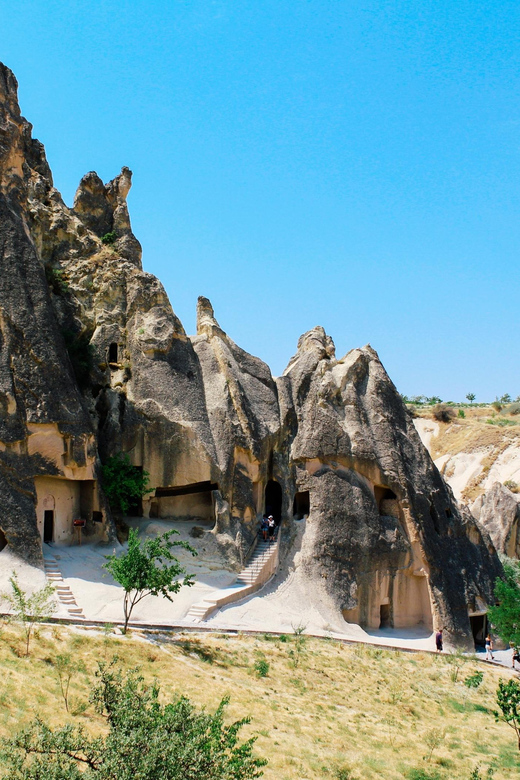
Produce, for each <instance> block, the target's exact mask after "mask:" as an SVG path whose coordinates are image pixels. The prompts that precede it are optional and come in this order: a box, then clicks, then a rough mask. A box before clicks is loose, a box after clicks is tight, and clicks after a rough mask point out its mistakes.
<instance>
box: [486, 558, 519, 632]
mask: <svg viewBox="0 0 520 780" xmlns="http://www.w3.org/2000/svg"><path fill="white" fill-rule="evenodd" d="M495 599H496V601H497V604H496V606H490V607H489V611H488V614H489V619H490V621H491V623H492V624H493V625H494V626H495V629H496V631H497V633H498V635H499V637H500V638H501V639H503V640H504V642H506V643H507V644H510V643H511V644H513V645H514V646H515V647H519V646H520V562H519V561H505V562H504V577H503V579H500V578H499V579H497V581H496V583H495Z"/></svg>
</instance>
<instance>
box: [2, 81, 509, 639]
mask: <svg viewBox="0 0 520 780" xmlns="http://www.w3.org/2000/svg"><path fill="white" fill-rule="evenodd" d="M130 185H131V172H130V171H129V170H128V169H127V168H123V170H122V172H121V174H120V175H119V176H117V177H116V178H115V179H113V181H111V182H110V183H109V184H106V185H105V184H103V182H102V181H101V180H100V179H99V177H98V176H97V174H95V173H94V172H90V173H88V174H87V175H86V176H85V177H83V179H82V180H81V182H80V185H79V188H78V191H77V193H76V197H75V200H74V206H73V208H72V209H70V208H68V207H67V206H66V205H65V204H64V203H63V201H62V199H61V196H60V195H59V193H58V192H57V190H56V189H55V188H54V186H53V182H52V177H51V174H50V170H49V168H48V165H47V163H46V160H45V154H44V150H43V147H42V145H41V144H40V143H39V142H38V141H35V140H33V139H32V138H31V127H30V125H29V124H28V123H27V122H26V120H24V119H23V118H22V117H21V116H20V112H19V109H18V104H17V101H16V81H15V79H14V76H13V75H12V74H11V73H10V71H8V69H6V68H4V67H2V69H1V70H0V218H1V224H0V256H1V262H2V264H3V265H2V271H3V273H2V275H1V278H0V318H1V319H0V329H1V342H0V391H1V395H0V412H1V420H0V426H1V427H0V480H1V483H0V484H1V485H2V487H1V488H0V491H1V492H0V498H2V499H3V501H2V508H1V509H0V527H1V529H2V531H3V534H4V535H5V537H6V539H7V542H8V543H9V544H10V545H11V546H12V548H13V550H15V551H18V552H19V553H20V554H24V555H26V556H29V557H31V556H32V557H33V558H37V557H38V556H39V554H40V552H39V551H40V539H41V538H42V537H43V539H44V540H45V538H46V535H47V537H48V536H49V534H50V533H51V530H52V534H53V536H52V539H53V541H55V542H63V543H70V542H71V541H73V538H74V536H73V533H74V532H73V530H72V526H71V523H72V517H73V513H78V514H79V515H80V516H82V517H85V519H86V520H87V527H86V529H85V531H86V532H90V533H92V534H93V535H94V534H96V535H97V536H98V537H99V538H108V536H109V535H110V534H111V533H112V532H113V531H112V524H111V519H110V515H109V512H108V510H107V507H106V505H105V503H104V500H103V494H102V491H101V490H100V489H99V483H98V480H97V476H98V473H99V463H100V460H103V459H105V458H106V457H107V456H109V455H111V454H115V453H117V452H120V451H123V452H125V453H128V455H129V457H130V459H131V462H132V463H133V465H134V466H135V467H136V468H144V469H146V471H147V472H148V473H149V475H150V485H151V488H152V489H153V492H152V493H151V494H150V495H149V496H148V497H147V498H146V499H145V500H144V501H143V505H142V506H136V507H135V508H134V511H135V512H136V513H137V514H140V513H144V515H145V516H151V517H163V518H167V517H175V518H185V519H186V520H188V521H190V523H191V525H190V527H192V526H193V524H194V522H195V524H196V525H197V526H198V527H204V528H206V527H207V524H208V523H212V524H213V534H214V536H215V539H216V541H217V543H218V544H219V545H220V548H221V549H222V550H223V551H225V553H226V554H227V556H228V559H229V562H230V565H231V566H237V567H238V566H240V564H241V562H243V560H244V558H245V557H247V554H248V551H249V550H250V548H251V545H252V544H253V543H254V541H255V538H256V533H257V527H258V520H259V518H260V517H261V516H262V513H263V512H264V511H268V512H271V513H272V514H273V515H274V516H275V517H276V519H277V520H278V521H279V523H280V524H281V533H282V540H283V545H282V546H285V548H288V547H289V546H290V542H291V539H292V538H293V537H294V535H295V533H296V526H295V523H296V522H298V518H303V517H306V518H307V519H306V523H305V532H304V533H303V534H300V536H301V538H302V541H301V560H302V561H303V569H304V572H305V576H306V577H307V578H308V582H309V584H310V586H311V587H310V588H309V589H308V591H309V592H312V590H313V588H312V585H313V583H314V584H315V591H316V594H317V598H320V594H325V595H326V598H327V600H328V603H330V604H332V605H334V608H335V609H336V610H337V611H338V613H341V614H343V616H344V617H345V619H347V620H349V621H355V622H360V623H361V624H362V625H365V626H368V627H372V628H377V627H379V626H380V625H394V626H410V625H416V624H418V623H424V624H425V625H427V626H432V625H433V624H434V623H435V624H438V625H443V626H445V627H446V629H447V634H448V639H449V637H450V636H451V638H452V640H453V641H454V642H458V643H460V644H466V645H469V644H470V643H471V622H470V614H472V613H481V612H482V611H483V610H485V605H486V603H487V602H489V601H490V600H491V598H492V588H493V583H494V579H495V578H496V576H498V575H499V573H500V570H501V569H500V563H499V561H498V558H497V556H496V553H495V550H494V548H493V546H492V544H491V542H490V540H489V538H488V537H487V535H486V533H485V532H481V531H480V530H479V528H478V526H477V524H476V523H475V521H474V519H473V518H472V517H471V515H469V513H465V514H461V513H460V511H459V509H458V507H457V505H456V502H455V501H454V499H453V495H452V493H451V491H450V489H449V488H448V487H447V486H446V484H445V482H444V481H443V479H442V477H441V476H440V474H439V472H438V470H437V469H436V467H435V466H434V464H433V463H432V461H431V459H430V457H429V455H428V453H427V451H426V450H425V448H424V447H423V446H422V444H421V442H420V439H419V437H418V435H417V433H416V431H415V429H414V427H413V423H412V420H411V418H410V416H409V414H408V412H407V410H406V408H405V406H404V405H403V403H402V402H401V399H400V397H399V395H398V394H397V392H396V390H395V387H394V386H393V384H392V382H391V381H390V379H389V378H388V376H387V374H386V372H385V370H384V368H383V366H382V365H381V362H380V361H379V359H378V356H377V354H376V352H375V351H374V350H373V349H372V348H371V347H369V346H367V347H364V348H363V349H355V350H352V351H351V352H349V353H348V354H347V355H346V356H345V357H344V358H342V359H341V360H336V358H335V351H334V344H333V342H332V339H331V338H330V337H329V336H327V335H326V334H325V332H324V331H323V329H322V328H314V329H313V330H311V331H309V332H308V333H306V334H304V335H303V336H302V337H301V339H300V341H299V343H298V350H297V353H296V355H295V356H294V357H293V358H292V360H291V361H290V363H289V365H288V367H287V370H286V371H285V373H284V375H283V376H282V377H279V378H277V379H276V380H275V379H274V378H273V377H272V375H271V372H270V370H269V368H268V366H267V365H265V363H263V362H262V361H261V360H259V359H258V358H255V357H253V356H252V355H249V354H248V353H246V352H245V351H244V350H242V349H240V348H239V347H238V346H237V345H236V344H235V343H234V342H233V341H232V340H231V339H230V338H229V336H228V335H227V334H226V333H224V331H223V330H222V329H221V328H220V326H219V324H218V322H217V320H216V319H215V315H214V312H213V309H212V307H211V304H210V302H209V301H208V300H207V299H206V298H200V299H199V303H198V312H197V315H198V316H197V334H196V335H195V336H193V337H188V336H187V335H186V333H185V331H184V329H183V327H182V324H181V323H180V321H179V320H178V318H177V317H176V316H175V314H174V312H173V310H172V307H171V305H170V302H169V300H168V297H167V295H166V293H165V291H164V289H163V287H162V285H161V284H160V282H159V281H158V280H157V279H156V278H155V277H153V276H151V275H150V274H147V273H145V272H143V270H142V267H141V248H140V245H139V242H138V241H137V239H136V238H135V236H134V235H133V233H132V230H131V224H130V219H129V215H128V209H127V204H126V198H127V194H128V191H129V189H130ZM107 242H108V243H107ZM38 480H39V481H38ZM51 515H52V517H51ZM51 519H52V520H53V522H55V523H56V527H53V529H51V525H50V523H51ZM202 521H205V523H206V525H204V523H202ZM201 523H202V525H201ZM0 541H1V537H0Z"/></svg>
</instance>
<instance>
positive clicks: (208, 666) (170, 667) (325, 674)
mask: <svg viewBox="0 0 520 780" xmlns="http://www.w3.org/2000/svg"><path fill="white" fill-rule="evenodd" d="M294 650H295V641H294V637H288V638H287V641H285V642H283V641H281V640H280V639H275V638H272V637H268V636H267V637H263V638H260V637H259V638H256V637H249V636H237V637H225V636H222V635H215V634H213V635H203V634H201V635H193V634H185V635H182V634H177V635H175V636H174V637H173V636H170V637H165V636H163V637H156V638H155V639H154V640H152V641H150V639H148V640H145V639H143V638H142V637H139V636H134V637H125V638H123V637H115V636H110V637H105V636H103V635H101V634H100V633H94V632H92V631H86V630H75V631H74V630H71V629H66V628H64V627H57V628H50V627H46V628H44V629H41V630H40V631H39V636H37V638H36V639H35V642H34V645H33V648H32V652H31V657H30V658H29V659H25V658H21V657H20V655H21V653H22V641H21V638H20V636H19V635H18V634H17V633H16V630H15V629H12V628H8V629H4V630H3V633H2V641H1V644H0V663H1V665H2V672H3V673H2V686H1V689H0V690H1V693H0V697H1V702H2V705H3V706H2V710H1V714H0V731H1V733H2V735H7V734H12V733H13V732H14V731H16V730H17V729H19V728H20V727H21V726H23V725H24V724H26V723H27V722H28V721H30V720H31V718H32V717H34V715H35V714H36V713H37V712H39V713H41V714H42V715H43V716H44V717H45V719H46V720H47V721H48V722H49V723H50V724H52V725H53V726H57V725H58V724H63V723H66V722H67V721H68V720H73V721H75V722H81V723H84V724H85V725H86V727H87V728H89V729H92V730H93V731H96V730H98V729H101V728H102V727H103V726H102V722H101V720H100V719H99V717H98V716H96V715H95V713H94V712H93V710H92V708H91V707H90V706H89V707H87V708H86V709H85V710H84V712H82V710H83V709H84V707H85V705H86V702H87V699H88V689H89V684H90V680H91V679H92V675H93V671H94V669H95V668H96V664H97V661H98V660H100V659H101V660H102V659H104V658H106V659H110V658H112V656H113V655H114V654H117V655H118V656H119V657H120V659H121V663H122V664H123V665H124V667H132V666H135V665H139V666H141V668H142V672H143V674H144V676H145V678H147V679H150V680H151V679H152V678H153V677H157V678H159V680H160V681H161V686H162V693H163V695H164V697H165V698H166V697H169V696H171V695H173V694H176V693H183V694H186V695H188V696H189V697H190V698H191V699H192V700H193V701H194V702H196V703H198V704H199V705H205V706H207V707H208V708H215V706H216V705H217V703H218V702H219V700H220V699H221V698H222V697H223V696H225V695H228V694H229V695H230V696H231V706H230V710H229V716H230V717H231V718H239V717H241V716H243V715H244V714H250V715H251V716H252V718H253V721H252V723H251V725H250V727H248V728H249V733H254V734H256V735H257V736H258V742H257V749H258V752H259V753H260V754H261V755H263V756H265V757H267V758H268V759H269V765H268V766H267V768H266V771H265V777H266V779H267V780H269V779H270V780H274V779H275V778H276V780H289V779H290V780H296V778H299V779H302V778H308V780H317V779H318V778H320V779H321V778H339V777H344V778H347V777H352V778H388V779H390V778H414V777H415V778H423V780H426V779H427V778H468V780H469V776H470V772H471V770H472V769H473V768H474V767H475V766H476V765H477V764H481V765H482V768H485V767H487V766H489V765H490V764H491V763H494V764H495V765H496V767H497V773H496V775H495V777H496V778H497V780H498V778H500V780H502V779H505V778H516V777H518V776H519V771H520V754H519V753H518V750H517V749H516V743H515V739H514V735H513V732H512V730H511V729H510V728H509V727H508V726H507V725H505V724H501V723H498V724H497V723H495V720H494V718H493V716H492V714H491V710H492V709H493V708H494V706H495V705H494V692H495V689H496V685H497V680H498V678H499V676H500V672H499V671H498V670H496V669H494V668H489V669H485V672H484V682H483V684H482V686H481V687H480V688H479V689H477V690H474V691H473V690H472V691H470V690H468V689H467V688H466V687H465V686H464V685H463V683H462V680H463V679H464V678H465V677H466V676H467V675H468V674H470V673H471V672H472V671H474V670H475V669H476V668H477V664H476V662H474V661H471V660H467V661H465V662H464V665H463V668H462V669H461V670H460V671H459V674H458V678H459V679H458V682H454V681H453V676H454V668H455V667H454V665H453V664H450V663H449V661H448V660H447V659H446V658H445V657H437V656H433V655H430V654H426V653H424V654H414V655H411V654H407V653H400V652H397V651H389V650H383V649H380V648H376V647H370V646H363V645H352V646H345V645H342V644H340V643H338V642H335V641H333V640H315V639H306V640H305V642H304V649H303V652H302V657H301V660H300V662H299V664H297V665H296V666H295V663H294ZM60 652H61V653H63V652H71V653H73V654H74V655H75V656H76V657H77V658H78V659H80V658H81V659H82V660H83V661H84V663H85V665H86V667H87V673H86V674H79V675H78V676H77V677H76V678H75V679H74V680H73V682H72V685H71V699H72V711H73V713H75V714H71V715H67V713H66V712H65V708H64V704H63V700H62V699H61V698H60V694H59V688H58V682H57V676H56V673H55V671H54V668H53V665H52V659H53V658H54V657H55V656H56V654H57V653H60ZM259 659H265V660H266V661H267V662H268V663H269V673H268V676H267V677H264V678H259V677H258V676H257V675H256V674H255V671H254V664H255V662H256V661H258V660H259ZM479 668H483V667H481V666H479ZM432 745H434V747H433V753H432V757H431V760H429V761H428V760H425V756H427V755H428V754H429V752H430V750H431V747H432ZM435 745H436V746H435ZM341 769H343V770H344V773H343V774H340V773H339V770H341ZM419 771H421V772H423V774H418V772H419ZM349 772H350V774H349ZM414 772H415V774H414Z"/></svg>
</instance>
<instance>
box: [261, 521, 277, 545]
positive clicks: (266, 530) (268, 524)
mask: <svg viewBox="0 0 520 780" xmlns="http://www.w3.org/2000/svg"><path fill="white" fill-rule="evenodd" d="M260 530H261V532H262V539H263V540H264V542H267V539H268V538H269V543H271V542H274V535H275V531H276V523H275V520H274V517H273V516H272V515H269V516H268V515H264V516H263V517H262V522H261V523H260Z"/></svg>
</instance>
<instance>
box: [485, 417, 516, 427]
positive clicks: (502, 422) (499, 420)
mask: <svg viewBox="0 0 520 780" xmlns="http://www.w3.org/2000/svg"><path fill="white" fill-rule="evenodd" d="M486 422H487V424H488V425H498V427H499V428H507V426H508V425H518V422H517V420H507V419H506V418H505V417H489V418H488V419H487V420H486Z"/></svg>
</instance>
